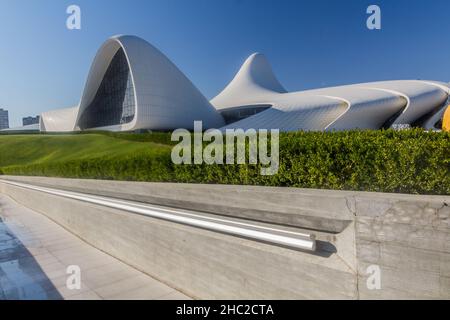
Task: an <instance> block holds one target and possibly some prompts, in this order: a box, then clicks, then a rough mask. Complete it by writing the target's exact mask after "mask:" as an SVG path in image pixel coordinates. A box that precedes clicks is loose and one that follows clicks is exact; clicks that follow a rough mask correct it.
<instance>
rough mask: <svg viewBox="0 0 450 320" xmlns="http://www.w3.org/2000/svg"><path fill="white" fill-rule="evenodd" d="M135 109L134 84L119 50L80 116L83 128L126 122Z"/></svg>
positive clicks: (121, 51) (132, 115) (122, 54)
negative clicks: (90, 101) (91, 99)
mask: <svg viewBox="0 0 450 320" xmlns="http://www.w3.org/2000/svg"><path fill="white" fill-rule="evenodd" d="M135 110H136V105H135V98H134V85H133V80H132V78H131V72H130V69H129V67H128V61H127V58H126V56H125V53H124V52H123V49H120V50H119V51H117V53H116V54H115V56H114V58H113V59H112V61H111V64H110V65H109V67H108V70H107V71H106V73H105V76H104V78H103V80H102V83H101V84H100V87H99V89H98V91H97V94H96V95H95V98H94V100H93V101H92V103H91V104H90V105H89V106H88V107H87V108H86V109H85V111H84V112H83V114H82V116H81V118H80V122H79V124H80V128H81V129H82V130H85V129H92V128H99V127H106V126H113V125H119V124H125V123H129V122H131V121H132V120H133V118H134V114H135Z"/></svg>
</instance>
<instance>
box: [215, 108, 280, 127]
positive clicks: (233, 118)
mask: <svg viewBox="0 0 450 320" xmlns="http://www.w3.org/2000/svg"><path fill="white" fill-rule="evenodd" d="M271 107H272V106H271V105H269V104H263V105H251V106H240V107H235V108H232V109H228V110H225V111H222V112H221V114H222V116H223V118H224V119H225V123H226V124H230V123H233V122H237V121H239V120H242V119H246V118H248V117H251V116H253V115H255V114H258V113H260V112H263V111H265V110H267V109H269V108H271Z"/></svg>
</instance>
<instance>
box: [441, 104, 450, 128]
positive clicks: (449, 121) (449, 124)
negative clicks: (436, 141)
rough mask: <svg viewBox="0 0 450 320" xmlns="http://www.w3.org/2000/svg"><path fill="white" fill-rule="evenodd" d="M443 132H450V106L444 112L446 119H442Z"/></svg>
mask: <svg viewBox="0 0 450 320" xmlns="http://www.w3.org/2000/svg"><path fill="white" fill-rule="evenodd" d="M442 130H443V131H450V105H449V106H448V107H447V110H445V112H444V118H442Z"/></svg>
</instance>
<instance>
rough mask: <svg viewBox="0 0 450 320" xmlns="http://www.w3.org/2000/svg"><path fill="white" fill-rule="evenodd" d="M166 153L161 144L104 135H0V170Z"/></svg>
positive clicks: (168, 148) (166, 147)
mask: <svg viewBox="0 0 450 320" xmlns="http://www.w3.org/2000/svg"><path fill="white" fill-rule="evenodd" d="M167 152H170V146H169V145H164V144H162V143H161V142H159V143H154V142H151V141H145V140H144V141H131V140H130V139H128V138H127V136H126V135H124V136H123V138H119V137H118V136H117V137H115V136H114V135H111V136H110V135H107V134H75V135H0V168H3V169H6V170H7V168H9V167H20V166H29V165H44V164H49V163H57V162H58V163H59V162H70V161H75V160H90V159H98V158H102V159H117V158H123V157H128V156H134V155H147V156H150V157H153V156H156V155H158V154H160V153H167Z"/></svg>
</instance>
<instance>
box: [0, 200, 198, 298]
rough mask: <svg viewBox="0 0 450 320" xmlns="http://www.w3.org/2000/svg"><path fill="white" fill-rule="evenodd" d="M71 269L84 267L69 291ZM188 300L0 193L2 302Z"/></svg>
mask: <svg viewBox="0 0 450 320" xmlns="http://www.w3.org/2000/svg"><path fill="white" fill-rule="evenodd" d="M70 266H78V267H79V268H80V269H79V270H80V275H81V277H80V278H81V283H80V288H79V289H70V288H68V286H67V280H68V279H69V277H70V276H71V273H69V272H68V268H69V267H70ZM62 299H65V300H104V299H119V300H121V299H133V300H152V299H166V300H172V299H173V300H175V299H183V300H188V299H190V298H189V297H188V296H186V295H184V294H182V293H181V292H178V291H177V290H175V289H173V288H171V287H169V286H167V285H166V284H164V283H162V282H159V281H158V280H156V279H153V278H152V277H150V276H148V275H146V274H144V273H142V272H140V271H138V270H136V269H134V268H133V267H131V266H129V265H127V264H125V263H123V262H121V261H119V260H117V259H115V258H113V257H111V256H109V255H108V254H106V253H104V252H102V251H100V250H98V249H96V248H94V247H92V246H90V245H89V244H87V243H86V242H84V241H83V240H81V239H79V238H78V237H76V236H75V235H73V234H72V233H70V232H69V231H67V230H65V229H64V228H63V227H61V226H59V225H58V224H56V223H55V222H53V221H51V220H50V219H48V218H47V217H45V216H44V215H42V214H40V213H37V212H35V211H33V210H30V209H28V208H26V207H24V206H21V205H19V204H18V203H16V202H15V201H13V200H12V199H11V198H9V197H7V196H5V195H3V194H0V300H62Z"/></svg>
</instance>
